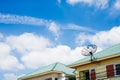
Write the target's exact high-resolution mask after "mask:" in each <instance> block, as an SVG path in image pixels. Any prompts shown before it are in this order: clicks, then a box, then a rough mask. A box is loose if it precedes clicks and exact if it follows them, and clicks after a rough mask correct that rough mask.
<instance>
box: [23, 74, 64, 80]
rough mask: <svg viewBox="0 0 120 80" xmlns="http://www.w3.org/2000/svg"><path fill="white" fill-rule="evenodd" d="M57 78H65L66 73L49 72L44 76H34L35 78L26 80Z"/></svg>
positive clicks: (59, 79)
mask: <svg viewBox="0 0 120 80" xmlns="http://www.w3.org/2000/svg"><path fill="white" fill-rule="evenodd" d="M50 78H51V79H52V78H54V80H55V78H57V80H65V75H63V74H47V75H42V76H37V77H33V78H29V79H25V80H47V79H48V80H49V79H50Z"/></svg>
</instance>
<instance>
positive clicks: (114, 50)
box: [69, 43, 120, 66]
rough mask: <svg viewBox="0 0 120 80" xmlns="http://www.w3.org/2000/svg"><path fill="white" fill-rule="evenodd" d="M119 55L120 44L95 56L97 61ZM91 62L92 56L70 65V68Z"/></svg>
mask: <svg viewBox="0 0 120 80" xmlns="http://www.w3.org/2000/svg"><path fill="white" fill-rule="evenodd" d="M117 54H120V43H119V44H115V45H113V46H111V47H109V48H106V49H104V50H102V51H100V52H97V53H95V54H94V57H95V58H96V59H100V58H104V57H108V56H112V55H117ZM89 60H90V56H87V57H85V58H83V59H80V60H78V61H76V62H74V63H72V64H70V65H69V66H72V65H75V64H80V63H83V62H87V61H89Z"/></svg>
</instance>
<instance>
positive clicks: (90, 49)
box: [81, 44, 97, 61]
mask: <svg viewBox="0 0 120 80" xmlns="http://www.w3.org/2000/svg"><path fill="white" fill-rule="evenodd" d="M96 50H97V46H96V45H95V44H90V45H87V46H85V47H84V48H83V49H82V52H81V54H82V55H83V56H91V61H92V60H93V58H94V56H93V53H95V52H96Z"/></svg>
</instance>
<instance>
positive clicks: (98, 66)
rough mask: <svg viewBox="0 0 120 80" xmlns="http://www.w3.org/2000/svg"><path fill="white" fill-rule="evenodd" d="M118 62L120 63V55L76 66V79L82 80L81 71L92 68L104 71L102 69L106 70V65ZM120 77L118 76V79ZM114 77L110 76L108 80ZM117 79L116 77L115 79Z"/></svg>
mask: <svg viewBox="0 0 120 80" xmlns="http://www.w3.org/2000/svg"><path fill="white" fill-rule="evenodd" d="M116 63H120V56H118V57H114V58H111V59H106V60H103V61H99V62H93V63H89V64H85V65H81V66H78V67H76V72H75V73H76V80H80V76H81V75H80V74H81V73H80V71H85V70H90V69H96V71H98V72H102V71H106V69H105V68H106V65H110V64H116ZM103 75H104V76H105V74H104V73H103ZM117 78H119V77H116V79H117ZM113 79H114V78H109V79H106V80H113ZM114 80H115V79H114ZM118 80H120V79H118Z"/></svg>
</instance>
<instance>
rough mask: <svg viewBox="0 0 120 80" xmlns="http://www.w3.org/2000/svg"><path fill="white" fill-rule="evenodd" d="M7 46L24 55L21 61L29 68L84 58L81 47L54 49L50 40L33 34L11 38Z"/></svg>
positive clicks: (8, 39) (59, 46)
mask: <svg viewBox="0 0 120 80" xmlns="http://www.w3.org/2000/svg"><path fill="white" fill-rule="evenodd" d="M7 44H9V45H10V46H11V47H12V49H14V50H17V51H18V53H22V54H20V55H21V61H22V62H23V63H24V66H25V67H27V68H38V67H40V66H44V65H48V64H51V63H54V62H62V63H65V64H68V63H71V62H73V61H76V60H78V59H79V58H82V57H83V56H82V55H81V54H80V53H81V52H80V51H81V47H77V48H75V49H73V50H72V49H71V48H70V47H69V46H66V45H58V46H56V47H52V46H51V45H53V44H52V43H51V42H50V41H49V40H48V39H46V38H44V37H41V36H38V35H35V34H32V33H24V34H21V35H19V36H9V37H7Z"/></svg>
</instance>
